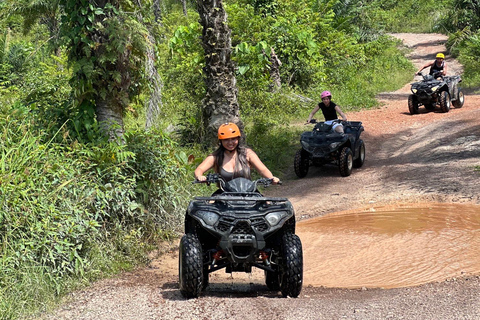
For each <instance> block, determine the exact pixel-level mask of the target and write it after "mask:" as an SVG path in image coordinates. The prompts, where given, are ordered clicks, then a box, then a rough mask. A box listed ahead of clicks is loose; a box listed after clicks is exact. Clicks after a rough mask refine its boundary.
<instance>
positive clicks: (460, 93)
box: [452, 88, 465, 109]
mask: <svg viewBox="0 0 480 320" xmlns="http://www.w3.org/2000/svg"><path fill="white" fill-rule="evenodd" d="M457 90H458V92H457V99H456V100H454V101H452V104H453V106H454V107H455V108H457V109H458V108H461V107H463V104H464V103H465V96H464V94H463V91H462V89H461V88H458V89H457Z"/></svg>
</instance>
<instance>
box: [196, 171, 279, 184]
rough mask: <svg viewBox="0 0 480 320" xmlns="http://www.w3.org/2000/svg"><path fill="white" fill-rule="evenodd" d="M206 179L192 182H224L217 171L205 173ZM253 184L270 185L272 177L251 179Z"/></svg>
mask: <svg viewBox="0 0 480 320" xmlns="http://www.w3.org/2000/svg"><path fill="white" fill-rule="evenodd" d="M206 177H207V179H206V180H205V181H200V180H196V179H195V181H193V182H192V183H194V184H195V183H206V184H207V186H209V185H210V184H211V183H217V182H220V184H222V185H223V184H225V182H226V181H225V179H223V178H222V176H220V175H219V174H218V173H209V174H207V175H206ZM253 182H254V183H255V184H257V185H258V184H260V185H263V186H264V187H268V186H270V185H272V183H273V178H272V179H269V178H260V179H257V180H254V181H253ZM277 184H280V185H281V184H282V181H280V180H279V181H278V183H277Z"/></svg>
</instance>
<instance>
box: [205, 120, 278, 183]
mask: <svg viewBox="0 0 480 320" xmlns="http://www.w3.org/2000/svg"><path fill="white" fill-rule="evenodd" d="M218 140H219V147H218V149H217V150H215V151H214V152H213V153H211V154H209V155H208V156H207V157H206V158H205V160H203V162H202V163H200V165H199V166H198V167H197V169H195V179H197V180H198V181H206V179H207V177H206V176H205V175H204V173H205V172H207V171H208V170H210V169H212V168H213V169H214V170H215V172H216V173H218V174H220V176H221V177H222V178H223V179H224V180H225V181H230V180H232V179H233V178H238V177H243V178H247V179H251V176H250V167H253V168H255V169H256V170H257V171H258V173H259V174H260V175H261V176H262V177H264V178H267V179H273V184H277V183H278V182H279V181H280V179H278V178H277V177H274V176H273V174H272V172H271V171H270V170H269V169H268V168H267V167H266V166H265V165H264V164H263V162H262V161H261V160H260V158H259V157H258V156H257V154H256V153H255V152H254V151H253V150H252V149H250V148H248V147H246V146H244V145H243V141H242V139H241V133H240V129H239V128H238V126H237V125H236V124H234V123H231V122H229V123H225V124H222V125H221V126H220V128H218Z"/></svg>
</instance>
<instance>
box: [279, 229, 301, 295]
mask: <svg viewBox="0 0 480 320" xmlns="http://www.w3.org/2000/svg"><path fill="white" fill-rule="evenodd" d="M302 284H303V252H302V242H301V241H300V238H299V237H298V236H297V235H296V234H293V233H285V234H284V235H283V238H282V266H281V275H280V291H281V292H282V295H283V296H284V297H287V296H289V297H292V298H296V297H298V295H299V294H300V291H302Z"/></svg>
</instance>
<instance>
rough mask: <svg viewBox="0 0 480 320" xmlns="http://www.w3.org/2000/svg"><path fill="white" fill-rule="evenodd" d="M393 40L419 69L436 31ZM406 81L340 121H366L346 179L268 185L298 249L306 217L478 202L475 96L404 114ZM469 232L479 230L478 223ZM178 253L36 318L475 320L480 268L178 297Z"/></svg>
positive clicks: (235, 286) (453, 69) (309, 240)
mask: <svg viewBox="0 0 480 320" xmlns="http://www.w3.org/2000/svg"><path fill="white" fill-rule="evenodd" d="M395 36H397V37H399V38H401V39H403V41H404V43H405V45H407V46H409V47H410V48H411V49H412V50H413V51H412V53H411V55H410V58H411V59H412V61H413V62H414V64H415V65H416V66H418V67H419V66H420V65H423V64H425V62H426V61H430V60H433V58H434V56H435V54H436V53H437V52H445V47H444V45H443V44H444V42H445V41H446V37H445V36H443V35H435V34H428V35H423V34H418V35H416V34H396V35H395ZM446 61H447V63H448V66H449V74H450V75H454V74H461V72H462V69H461V66H460V65H458V63H457V62H456V61H454V60H453V59H451V58H450V57H448V56H447V59H446ZM412 81H413V74H412ZM409 87H410V86H409V85H408V84H407V85H405V87H404V88H402V89H400V90H398V91H396V92H393V93H385V94H381V95H379V99H380V100H381V101H382V102H383V104H384V105H383V106H382V107H380V108H378V109H375V110H368V111H361V112H357V113H349V114H348V118H349V120H352V121H355V120H356V121H362V122H363V124H364V127H365V132H364V141H365V144H366V148H367V156H366V161H365V165H364V166H363V167H362V168H360V169H354V171H353V173H352V175H351V176H349V177H346V178H342V177H340V175H339V173H338V169H337V168H335V167H329V166H324V167H321V168H312V169H311V170H310V172H309V174H308V175H307V177H306V178H303V179H297V178H295V176H294V174H293V170H292V174H291V175H289V176H287V177H286V179H284V185H283V186H281V187H272V188H270V189H269V190H268V191H267V193H268V194H269V195H273V196H284V197H288V198H289V199H290V201H291V202H292V203H293V205H294V208H295V209H296V215H297V219H298V220H299V221H300V222H299V224H298V232H299V234H300V235H301V238H302V243H303V246H304V248H305V250H307V249H308V248H309V245H313V243H314V242H315V240H316V239H315V238H314V237H315V234H313V235H312V234H310V233H308V227H307V223H306V222H308V221H312V220H311V219H309V220H307V218H313V217H323V216H325V215H326V214H329V213H333V212H341V214H348V213H350V212H370V211H375V210H378V208H380V207H397V206H405V205H407V206H416V205H418V206H425V205H432V204H435V203H441V204H458V205H469V206H470V208H473V210H476V208H478V206H480V195H479V192H478V188H479V182H478V181H479V173H478V172H475V171H474V167H475V166H478V165H480V108H478V106H479V105H480V96H478V95H474V94H473V93H467V95H466V98H465V105H464V106H463V107H462V108H461V109H455V108H452V110H451V111H450V112H448V113H440V112H439V111H436V112H426V111H425V112H421V114H418V115H415V116H411V115H410V114H409V113H408V107H407V96H408V94H409ZM422 109H423V108H422ZM459 208H462V207H461V206H460V207H459ZM459 210H462V209H459ZM477 212H478V211H477ZM477 219H478V216H477ZM449 222H451V221H450V220H449ZM471 232H472V233H474V234H477V235H478V229H475V230H473V231H471ZM468 245H469V244H466V246H468ZM476 248H478V247H475V248H473V250H476ZM383 249H385V248H383ZM469 250H470V251H471V250H472V248H469ZM476 253H477V254H476V255H478V251H476ZM460 255H461V253H460ZM321 258H322V257H320V256H319V255H318V254H315V252H313V253H309V254H308V255H306V256H305V257H304V259H305V266H306V268H307V266H311V265H318V264H319V261H320V260H321ZM177 259H178V255H177V252H176V251H175V250H173V251H172V252H171V253H169V254H167V255H166V256H164V257H162V259H156V260H154V262H153V263H152V265H151V267H150V268H147V269H142V270H138V271H135V272H131V273H127V274H123V275H121V276H119V277H118V278H116V279H111V280H105V281H101V282H99V283H97V284H95V285H94V286H92V287H91V288H89V289H87V290H84V291H81V292H76V293H74V294H72V295H71V296H70V297H69V301H67V302H66V303H65V304H64V305H63V306H62V307H61V308H60V309H58V310H57V311H56V312H54V313H53V314H50V315H44V316H43V317H42V318H44V319H100V320H104V319H242V320H247V319H258V318H267V319H480V277H479V275H480V273H474V272H473V273H467V272H462V273H461V276H459V277H452V278H448V279H444V280H442V281H436V282H429V283H425V284H422V285H415V286H406V287H397V288H391V289H381V288H375V287H371V286H368V285H365V286H362V285H360V286H359V287H358V288H356V289H346V288H345V287H344V288H340V287H335V285H334V284H335V281H333V282H332V283H333V285H332V284H330V285H328V286H327V285H322V284H320V285H319V284H318V283H315V276H316V275H315V274H311V273H310V274H308V275H309V277H308V278H307V277H305V285H304V288H303V290H302V293H301V294H300V296H299V297H298V298H296V299H291V298H281V297H280V295H279V294H278V293H277V292H271V291H267V289H266V287H265V286H264V285H263V274H262V273H260V274H259V273H253V274H251V275H236V274H235V275H234V276H233V278H232V277H230V276H229V275H223V274H220V275H217V274H213V275H211V277H212V279H211V286H210V288H209V289H207V291H206V292H205V294H204V295H202V296H201V297H200V298H199V299H194V300H185V299H183V298H182V296H181V294H180V292H179V291H178V278H177V263H178V262H177ZM341 262H342V261H340V263H341ZM343 263H349V262H348V261H346V260H345V261H343ZM362 263H365V262H362ZM367 263H368V262H367ZM305 272H306V274H307V273H308V272H310V271H309V270H307V269H306V270H305ZM332 277H333V276H332ZM317 278H318V277H317ZM333 280H335V279H333Z"/></svg>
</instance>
